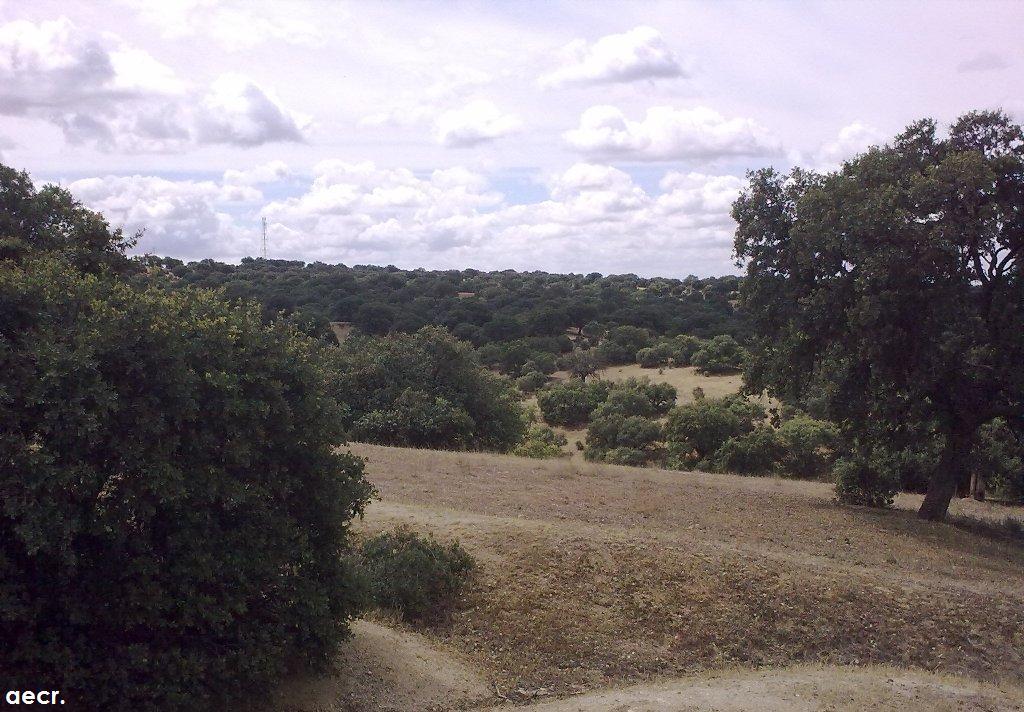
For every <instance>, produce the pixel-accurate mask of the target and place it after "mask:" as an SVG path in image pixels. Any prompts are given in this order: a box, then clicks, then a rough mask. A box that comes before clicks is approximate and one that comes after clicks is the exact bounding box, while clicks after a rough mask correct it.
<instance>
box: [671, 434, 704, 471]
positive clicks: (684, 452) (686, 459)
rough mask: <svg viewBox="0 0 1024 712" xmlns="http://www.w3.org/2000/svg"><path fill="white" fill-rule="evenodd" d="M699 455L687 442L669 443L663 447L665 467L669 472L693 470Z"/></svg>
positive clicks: (698, 460)
mask: <svg viewBox="0 0 1024 712" xmlns="http://www.w3.org/2000/svg"><path fill="white" fill-rule="evenodd" d="M699 462H700V455H699V454H697V451H696V450H695V449H694V447H693V445H691V444H690V443H688V442H679V441H670V442H668V443H666V445H665V467H667V468H668V469H670V470H687V471H689V470H693V469H694V468H696V467H697V463H699Z"/></svg>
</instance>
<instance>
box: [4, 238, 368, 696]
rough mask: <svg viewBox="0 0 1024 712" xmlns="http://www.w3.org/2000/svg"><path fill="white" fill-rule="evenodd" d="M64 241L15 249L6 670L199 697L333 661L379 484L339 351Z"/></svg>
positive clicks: (7, 315)
mask: <svg viewBox="0 0 1024 712" xmlns="http://www.w3.org/2000/svg"><path fill="white" fill-rule="evenodd" d="M114 239H115V240H116V237H115V238H114ZM63 252H64V250H63V248H61V249H59V250H57V251H56V254H50V255H40V254H34V255H31V256H22V258H21V259H20V262H19V263H18V264H16V263H14V262H12V261H10V260H6V261H2V262H0V305H2V308H0V372H2V373H3V376H2V380H0V400H2V404H3V405H2V407H0V460H2V461H3V462H4V463H5V465H4V467H3V468H2V469H0V491H3V493H4V507H3V511H2V513H0V647H2V648H3V650H4V668H5V669H4V673H5V683H6V684H7V685H9V686H12V687H22V688H26V689H30V688H32V686H34V685H38V684H39V682H40V681H41V680H45V681H46V682H47V684H48V685H52V686H53V687H59V688H61V689H62V690H63V691H64V692H65V696H66V697H67V698H68V699H71V700H74V701H76V702H78V703H80V704H82V705H83V706H87V707H89V708H92V709H108V710H122V709H124V710H128V709H131V710H139V709H169V708H178V709H181V708H191V709H197V708H206V707H211V706H214V705H219V704H221V703H223V702H224V701H225V700H229V699H231V698H233V697H237V696H239V695H241V694H251V693H252V692H253V691H256V690H259V689H261V688H262V687H264V686H266V685H267V684H269V683H270V682H271V681H272V680H273V679H275V678H276V677H277V676H279V675H281V674H282V673H283V672H284V670H285V667H286V666H291V665H295V664H297V663H303V662H305V663H310V664H323V663H325V662H326V661H327V660H328V659H329V658H330V656H331V655H332V654H333V652H334V650H335V647H336V644H337V643H338V641H339V639H341V638H342V637H343V636H344V635H345V632H346V621H347V619H348V618H349V617H350V616H351V615H352V614H353V613H354V612H355V610H356V609H357V607H358V605H359V603H360V601H361V597H360V595H359V593H358V591H357V589H356V587H355V585H354V583H353V577H352V572H351V571H350V569H349V568H348V566H347V565H346V564H345V563H344V560H343V557H342V554H343V552H344V551H345V548H346V546H347V544H346V540H347V522H348V521H349V520H350V519H351V518H352V517H353V516H354V515H356V514H358V513H359V512H361V510H362V507H363V505H364V504H365V502H366V500H367V497H368V495H369V492H370V488H369V485H368V484H367V483H366V482H365V481H364V479H363V464H362V461H361V460H359V459H357V458H355V457H353V456H351V455H339V454H336V453H335V452H334V447H335V446H336V445H337V444H338V443H339V442H340V441H341V439H342V433H341V431H340V428H339V423H340V421H341V418H340V410H341V409H340V407H339V404H338V402H337V400H336V399H335V397H334V395H333V394H332V393H331V392H330V390H329V387H328V383H329V381H330V380H331V373H330V370H329V367H328V362H327V360H326V358H325V355H324V353H323V347H322V346H320V345H317V344H315V343H313V342H311V341H310V340H309V339H308V338H307V337H305V336H303V335H301V334H299V333H298V332H297V331H296V330H295V329H294V328H292V327H290V326H288V325H287V324H284V323H280V322H279V323H274V324H270V325H266V324H264V323H263V321H262V314H261V312H260V310H259V309H258V308H254V307H250V306H244V305H238V306H229V305H227V304H225V303H224V302H223V301H221V300H220V299H219V298H218V297H217V296H216V295H214V294H211V293H209V292H204V291H193V290H180V291H176V292H174V293H167V292H165V291H164V290H162V289H160V288H156V287H150V288H147V289H138V288H135V287H133V286H131V285H130V284H128V283H126V282H125V281H123V280H121V279H115V278H113V277H110V276H104V275H103V274H99V275H96V274H82V273H80V272H78V271H76V270H74V269H72V268H71V267H69V266H68V260H67V257H66V255H64V254H63ZM100 252H101V257H102V260H101V257H97V258H96V259H95V260H92V259H89V258H85V257H83V259H81V260H77V259H76V262H79V263H81V264H96V263H98V262H100V261H103V260H105V259H106V256H105V254H104V252H105V251H104V250H101V251H100Z"/></svg>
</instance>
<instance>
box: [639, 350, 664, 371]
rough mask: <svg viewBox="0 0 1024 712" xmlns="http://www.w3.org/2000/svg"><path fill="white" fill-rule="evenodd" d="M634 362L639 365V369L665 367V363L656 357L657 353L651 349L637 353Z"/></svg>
mask: <svg viewBox="0 0 1024 712" xmlns="http://www.w3.org/2000/svg"><path fill="white" fill-rule="evenodd" d="M636 362H637V363H638V364H640V367H641V368H658V367H659V366H663V365H665V361H664V360H663V359H662V358H661V357H660V356H659V355H658V352H657V351H655V350H654V349H651V348H647V349H640V350H639V351H637V352H636Z"/></svg>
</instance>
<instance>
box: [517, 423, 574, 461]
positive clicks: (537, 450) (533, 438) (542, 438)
mask: <svg viewBox="0 0 1024 712" xmlns="http://www.w3.org/2000/svg"><path fill="white" fill-rule="evenodd" d="M568 443H569V440H568V438H566V437H565V436H564V435H562V434H561V433H556V432H555V431H554V430H552V429H551V428H549V427H547V426H546V425H539V424H536V423H534V424H533V425H531V426H530V427H529V429H528V430H527V431H526V437H525V438H523V441H522V442H521V443H519V444H518V445H516V446H515V448H514V449H513V450H512V454H513V455H519V456H520V457H534V458H537V459H548V458H552V457H568V453H567V452H565V450H563V448H564V447H565V446H566V445H567V444H568Z"/></svg>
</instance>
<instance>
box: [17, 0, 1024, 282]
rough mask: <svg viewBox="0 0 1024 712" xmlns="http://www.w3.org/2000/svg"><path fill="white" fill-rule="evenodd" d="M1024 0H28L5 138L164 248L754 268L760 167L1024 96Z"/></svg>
mask: <svg viewBox="0 0 1024 712" xmlns="http://www.w3.org/2000/svg"><path fill="white" fill-rule="evenodd" d="M1022 26H1024V2H982V1H980V0H979V1H975V2H961V3H944V2H936V1H934V0H931V1H929V2H920V3H918V2H897V1H895V0H889V1H886V2H879V3H873V2H867V1H858V2H853V1H852V0H851V1H849V2H798V1H796V0H790V1H787V2H768V1H766V0H765V1H759V2H753V1H750V2H726V1H720V0H719V1H714V2H711V1H709V2H694V3H689V2H643V1H641V0H634V1H631V2H617V3H606V2H597V1H594V0H588V1H587V2H555V1H548V2H527V1H518V2H497V1H495V2H487V3H483V2H459V1H452V0H448V1H446V2H428V1H426V0H420V1H418V2H340V1H333V0H332V1H331V2H300V1H299V0H287V1H286V0H275V1H271V2H264V1H260V0H246V1H243V2H213V1H212V0H160V1H159V2H151V1H145V2H143V1H141V0H118V1H115V0H111V1H110V2H100V1H99V0H96V1H90V2H84V1H80V2H75V1H74V0H62V1H61V2H49V1H47V0H34V1H33V2H24V1H11V0H0V162H2V163H4V164H6V165H9V166H12V167H14V168H17V169H19V170H21V169H23V170H26V171H28V172H29V174H30V175H31V176H32V177H33V179H34V180H35V181H36V182H37V184H38V185H42V184H43V183H57V184H60V185H61V186H64V187H66V188H68V189H69V190H71V191H72V192H73V193H74V194H75V196H77V197H78V199H80V200H81V201H82V202H83V203H84V204H85V205H87V206H88V207H90V208H93V209H95V210H99V211H101V212H102V213H103V214H104V215H105V216H106V218H107V220H108V221H109V222H110V223H111V225H112V226H114V227H123V228H124V229H125V230H126V231H129V232H134V231H137V230H140V229H144V230H145V232H144V234H143V236H142V238H141V240H140V241H139V244H138V246H137V248H136V252H138V253H150V254H159V255H169V256H174V257H178V258H181V259H185V260H196V259H204V258H213V259H217V260H221V261H231V262H235V261H238V260H239V259H241V258H242V257H245V256H258V255H259V254H260V253H261V224H262V219H263V218H265V219H266V221H267V256H268V257H270V258H274V259H295V260H305V261H322V262H328V263H345V264H348V265H355V264H380V265H386V264H394V265H397V266H399V267H403V268H417V267H424V268H427V269H463V268H468V267H472V268H477V269H516V270H545V271H550V272H574V273H589V272H602V273H605V274H620V273H627V272H632V273H636V274H639V275H642V276H665V277H684V276H686V275H689V274H695V275H698V276H711V275H722V274H731V273H736V272H737V270H738V268H737V266H736V265H735V263H734V261H733V257H732V234H733V229H734V224H733V222H732V219H731V218H730V216H729V208H730V204H731V203H732V201H733V200H734V199H735V198H736V196H737V195H738V194H739V193H740V191H742V189H743V186H744V183H745V178H744V176H745V174H746V172H747V171H748V170H752V169H757V168H761V167H764V166H774V167H776V168H777V169H779V170H783V171H784V170H788V169H789V168H791V167H792V166H794V165H800V166H804V167H807V168H813V169H816V170H833V169H835V168H836V167H838V166H839V165H840V164H841V162H842V161H843V160H844V159H847V158H850V157H852V156H854V155H856V154H857V153H858V152H860V151H863V150H864V149H866V148H867V147H868V146H870V145H875V144H881V143H885V142H886V141H887V140H889V139H891V138H892V136H894V135H895V134H897V133H898V132H899V131H901V130H902V129H903V128H904V127H905V126H906V125H907V124H909V123H910V122H912V121H914V120H916V119H919V118H924V117H930V118H934V119H935V120H937V121H938V122H939V123H940V126H943V125H948V124H949V123H950V122H952V121H953V120H954V119H955V118H956V117H957V116H959V115H961V114H962V113H964V112H966V111H968V110H971V109H994V108H1002V109H1003V110H1005V111H1007V112H1008V113H1009V114H1011V115H1012V116H1013V117H1014V118H1016V119H1017V120H1021V119H1022V117H1024V43H1022V42H1021V40H1020V28H1021V27H1022Z"/></svg>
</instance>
